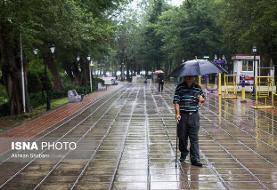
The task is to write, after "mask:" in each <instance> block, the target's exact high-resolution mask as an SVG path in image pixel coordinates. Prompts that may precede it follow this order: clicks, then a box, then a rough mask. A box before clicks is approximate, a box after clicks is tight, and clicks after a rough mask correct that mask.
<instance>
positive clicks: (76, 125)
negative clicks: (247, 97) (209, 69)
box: [0, 83, 277, 190]
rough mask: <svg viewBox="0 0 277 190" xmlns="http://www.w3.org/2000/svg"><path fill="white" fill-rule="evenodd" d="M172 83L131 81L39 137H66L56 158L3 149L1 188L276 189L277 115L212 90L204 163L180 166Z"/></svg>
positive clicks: (205, 114) (204, 115)
mask: <svg viewBox="0 0 277 190" xmlns="http://www.w3.org/2000/svg"><path fill="white" fill-rule="evenodd" d="M174 88H175V87H174V85H171V84H167V85H166V86H165V91H164V92H162V93H159V92H157V88H156V87H155V86H154V85H150V84H147V85H145V84H143V83H133V84H126V85H124V86H123V87H122V88H118V89H117V90H115V91H114V92H113V93H112V94H110V95H108V96H105V97H102V98H101V99H99V100H97V101H95V102H94V103H92V104H90V105H89V106H88V107H86V109H84V110H83V112H82V113H81V114H77V115H74V116H73V119H67V120H66V121H64V122H63V123H61V124H60V125H58V126H55V127H51V128H49V129H47V130H45V131H43V132H42V133H40V134H39V135H38V136H36V137H35V138H37V139H39V140H40V141H43V140H48V139H53V140H54V141H61V140H63V139H68V140H71V141H74V142H76V143H78V148H77V149H76V150H73V151H70V150H68V151H64V152H62V153H61V152H55V151H49V152H47V151H46V153H49V154H50V155H58V154H60V155H61V156H57V158H56V159H50V158H49V159H45V160H44V159H32V160H28V161H26V162H15V161H14V160H13V159H11V158H10V155H11V152H7V153H5V154H2V155H1V161H2V162H1V165H0V175H1V178H0V189H8V190H13V189H16V190H19V189H28V190H29V189H43V190H44V189H56V190H60V189H97V190H101V189H105V190H106V189H128V190H132V189H143V190H145V189H252V190H253V189H277V182H276V181H277V143H276V142H277V136H276V134H277V130H276V128H277V116H276V115H275V114H274V113H275V111H274V110H273V111H272V112H270V111H267V112H265V111H261V110H260V111H257V110H254V109H253V108H251V107H250V106H249V104H241V103H240V101H239V100H224V99H221V98H220V97H217V96H215V95H214V94H208V95H207V101H206V103H205V104H204V105H203V106H202V107H201V110H200V115H201V129H200V150H201V161H202V162H203V163H204V164H205V165H204V167H203V168H198V167H195V166H191V165H190V163H189V160H186V163H182V164H180V163H179V164H178V166H177V168H175V140H176V122H175V119H174V109H173V105H172V97H173V93H174Z"/></svg>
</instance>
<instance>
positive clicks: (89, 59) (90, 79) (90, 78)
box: [87, 55, 93, 92]
mask: <svg viewBox="0 0 277 190" xmlns="http://www.w3.org/2000/svg"><path fill="white" fill-rule="evenodd" d="M87 60H88V64H89V82H90V92H92V75H91V67H92V65H93V64H92V62H91V57H90V55H88V56H87Z"/></svg>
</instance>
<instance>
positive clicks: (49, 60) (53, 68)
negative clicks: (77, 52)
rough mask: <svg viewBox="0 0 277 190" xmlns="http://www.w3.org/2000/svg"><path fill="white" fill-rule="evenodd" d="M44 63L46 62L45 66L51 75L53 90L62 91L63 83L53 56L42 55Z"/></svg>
mask: <svg viewBox="0 0 277 190" xmlns="http://www.w3.org/2000/svg"><path fill="white" fill-rule="evenodd" d="M44 63H46V64H47V66H48V68H49V70H50V72H51V74H52V76H53V90H55V91H58V92H62V91H63V90H64V85H63V82H62V80H61V77H60V74H59V70H58V67H57V65H56V63H55V61H54V57H53V56H52V55H46V56H44Z"/></svg>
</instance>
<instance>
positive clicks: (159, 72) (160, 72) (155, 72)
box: [154, 70, 164, 74]
mask: <svg viewBox="0 0 277 190" xmlns="http://www.w3.org/2000/svg"><path fill="white" fill-rule="evenodd" d="M154 74H164V72H163V71H162V70H156V71H154Z"/></svg>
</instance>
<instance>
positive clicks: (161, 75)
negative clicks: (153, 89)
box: [154, 70, 164, 92]
mask: <svg viewBox="0 0 277 190" xmlns="http://www.w3.org/2000/svg"><path fill="white" fill-rule="evenodd" d="M154 73H155V74H157V79H158V84H159V86H158V90H159V92H162V91H163V90H164V72H163V71H162V70H157V71H155V72H154Z"/></svg>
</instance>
